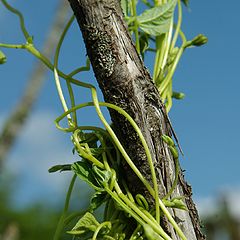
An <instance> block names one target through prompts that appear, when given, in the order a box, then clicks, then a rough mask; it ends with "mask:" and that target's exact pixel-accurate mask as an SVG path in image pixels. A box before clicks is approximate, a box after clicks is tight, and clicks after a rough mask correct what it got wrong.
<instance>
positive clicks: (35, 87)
mask: <svg viewBox="0 0 240 240" xmlns="http://www.w3.org/2000/svg"><path fill="white" fill-rule="evenodd" d="M67 15H68V4H67V2H66V1H64V0H61V1H60V2H59V6H58V9H57V11H56V15H55V19H54V22H53V24H52V27H51V28H50V31H49V35H48V37H47V39H46V42H45V44H44V46H43V54H44V55H45V56H46V57H48V58H50V57H51V56H52V55H53V52H54V50H55V46H56V45H57V43H58V40H59V36H60V34H61V32H62V29H64V26H65V24H66V21H67ZM46 71H47V68H45V66H44V65H43V64H42V63H41V62H38V63H37V64H36V66H35V67H34V69H33V71H32V74H31V77H30V79H29V81H28V84H27V86H26V89H25V91H24V93H23V96H22V98H21V99H20V101H19V103H18V105H17V106H16V107H15V109H14V110H13V112H12V114H11V115H10V116H9V117H8V118H7V120H6V121H5V124H4V126H3V129H2V131H1V133H0V169H1V168H2V166H3V163H4V160H5V159H6V156H7V154H8V152H9V151H10V149H11V147H12V145H13V144H14V141H15V139H16V138H17V136H18V134H19V132H20V130H21V128H22V127H23V125H24V123H25V122H26V119H27V117H28V116H29V114H30V112H31V110H32V107H33V104H34V102H35V100H36V99H37V97H38V95H39V92H40V90H41V87H42V86H43V83H44V80H45V74H46Z"/></svg>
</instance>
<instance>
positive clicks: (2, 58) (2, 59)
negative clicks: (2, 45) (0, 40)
mask: <svg viewBox="0 0 240 240" xmlns="http://www.w3.org/2000/svg"><path fill="white" fill-rule="evenodd" d="M6 61H7V58H6V56H5V54H4V53H3V52H2V51H0V64H4V63H5V62H6Z"/></svg>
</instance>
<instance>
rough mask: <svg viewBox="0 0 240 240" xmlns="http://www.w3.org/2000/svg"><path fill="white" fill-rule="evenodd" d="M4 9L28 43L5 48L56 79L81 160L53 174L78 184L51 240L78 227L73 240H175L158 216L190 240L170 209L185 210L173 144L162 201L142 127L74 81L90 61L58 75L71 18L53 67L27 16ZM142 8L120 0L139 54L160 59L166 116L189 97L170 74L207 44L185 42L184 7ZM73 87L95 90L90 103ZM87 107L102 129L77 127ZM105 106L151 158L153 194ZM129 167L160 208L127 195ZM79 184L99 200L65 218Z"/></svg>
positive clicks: (0, 57) (157, 79)
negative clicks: (26, 55)
mask: <svg viewBox="0 0 240 240" xmlns="http://www.w3.org/2000/svg"><path fill="white" fill-rule="evenodd" d="M1 2H2V3H3V5H4V6H5V7H6V8H7V9H8V10H9V11H11V12H12V13H13V14H15V15H17V16H18V18H19V21H20V28H21V30H22V33H23V35H24V38H25V40H26V43H25V44H6V43H0V47H1V48H15V49H24V50H27V51H28V52H30V53H31V54H32V55H34V56H36V57H37V58H38V59H39V60H40V61H42V62H43V64H45V65H46V66H47V67H48V68H49V69H50V70H51V71H52V72H53V74H54V77H55V82H56V88H57V91H58V94H59V98H60V101H61V103H62V106H63V110H64V113H63V114H62V115H61V116H59V117H58V118H57V119H56V120H55V123H56V126H57V128H58V129H59V130H61V131H64V132H70V133H71V134H72V135H71V136H72V142H73V145H74V150H75V152H77V154H78V155H79V156H80V157H81V161H78V162H75V163H73V164H64V165H56V166H53V167H52V168H50V169H49V172H56V171H72V172H73V178H72V181H71V183H70V186H69V190H68V193H67V196H66V201H65V207H64V210H63V213H62V216H61V218H60V220H59V224H58V226H57V228H56V232H55V236H54V240H58V239H60V237H61V234H62V232H63V229H64V228H65V227H66V226H67V225H68V224H69V223H70V222H73V221H75V226H74V227H73V228H72V229H71V230H69V231H67V233H68V234H70V235H73V238H74V237H80V238H81V239H93V240H94V239H97V238H100V239H109V240H113V239H117V240H124V239H130V240H140V239H149V240H151V239H157V240H158V239H161V240H162V239H167V240H171V237H170V236H169V235H168V234H167V233H166V232H165V231H164V230H163V228H162V227H161V225H160V218H161V214H164V215H165V216H166V218H167V219H168V220H169V222H170V223H171V224H172V226H173V228H174V229H175V231H176V232H177V234H178V236H179V237H180V239H182V240H185V239H186V237H185V236H184V234H183V232H182V230H181V229H180V228H179V226H178V225H177V223H176V222H175V220H174V219H173V218H172V216H171V215H170V213H169V211H168V210H167V207H172V208H179V209H182V210H187V208H186V207H185V205H184V203H183V201H182V197H181V196H179V197H177V198H172V199H170V198H171V195H172V193H173V191H174V189H175V188H176V185H177V182H178V174H179V163H178V161H179V160H178V150H177V148H176V146H175V144H174V142H173V140H172V139H171V138H170V137H169V136H166V135H163V136H162V140H163V141H164V143H166V144H167V146H168V148H169V150H170V151H171V153H172V155H173V158H174V160H175V165H176V169H175V179H174V180H173V184H172V187H171V189H170V191H169V192H168V193H167V195H166V196H165V197H164V198H163V199H160V198H159V194H158V185H157V178H156V173H155V170H154V165H153V161H152V157H151V153H150V151H149V148H148V145H147V142H146V140H145V138H144V137H143V134H142V132H141V130H140V129H139V127H138V126H137V124H136V123H135V122H134V120H133V119H132V118H131V116H130V115H129V114H128V113H127V112H125V111H124V110H123V109H121V108H120V107H118V106H116V105H113V104H110V103H106V102H99V101H98V96H97V92H96V88H95V87H94V86H93V85H91V84H87V83H85V82H82V81H79V80H78V79H75V78H74V76H75V75H76V74H77V73H80V72H82V71H89V70H90V62H89V59H88V58H87V59H86V66H83V67H80V68H78V69H75V70H73V71H72V72H71V73H69V74H66V73H64V72H62V71H61V70H60V69H59V68H58V59H59V55H60V50H61V46H62V43H63V41H64V38H65V36H66V34H67V32H68V30H69V28H70V26H71V24H72V23H73V21H74V16H72V17H71V18H70V19H69V21H68V23H67V24H66V27H65V29H64V30H63V33H62V35H61V36H60V39H59V42H58V45H57V47H56V51H55V56H54V61H53V63H51V61H50V60H49V59H47V58H46V57H45V56H44V55H43V54H42V53H41V52H40V51H39V50H38V49H37V48H36V47H35V46H34V42H33V39H32V37H31V35H30V34H29V33H28V31H27V29H26V27H25V23H24V17H23V15H22V14H21V13H20V12H19V11H18V10H16V9H15V8H13V7H12V6H10V5H9V4H8V3H7V1H6V0H1ZM142 2H143V3H144V4H145V6H146V9H145V10H144V11H143V12H142V13H141V14H140V15H137V6H138V1H136V0H122V1H121V4H122V8H123V12H124V14H125V18H126V21H127V23H128V27H129V31H130V32H131V33H133V34H134V37H135V44H136V49H137V51H138V53H139V54H141V55H142V57H143V58H144V55H145V53H146V52H147V51H152V52H154V53H155V63H154V71H153V81H154V83H155V84H156V86H157V88H158V90H159V94H160V96H161V98H162V101H163V102H164V103H165V104H166V108H167V111H169V110H170V109H171V107H172V98H177V99H182V98H183V97H184V94H182V93H177V92H174V91H173V90H172V79H173V74H174V72H175V70H176V67H177V64H178V62H179V60H180V58H181V56H182V54H183V52H184V50H185V49H186V48H189V47H192V46H200V45H202V44H204V43H206V41H207V39H206V37H205V36H203V35H198V36H197V37H195V38H194V39H193V40H191V41H187V40H186V37H185V35H184V33H183V32H182V31H181V22H182V8H181V1H180V0H169V1H167V0H162V1H161V0H155V1H154V3H153V4H152V3H151V2H150V1H147V0H143V1H142ZM183 2H184V4H185V5H187V4H188V1H183ZM176 5H177V6H178V19H177V24H174V11H175V8H176ZM179 36H180V38H181V40H182V45H181V46H180V47H177V46H176V42H177V39H178V38H179ZM151 43H154V44H155V48H150V47H149V45H150V44H151ZM5 62H6V56H5V55H4V53H3V52H2V51H0V63H1V64H3V63H5ZM60 78H62V79H64V80H65V82H66V84H67V90H68V98H69V99H70V104H71V106H70V107H68V104H67V101H66V99H65V98H66V96H65V95H64V93H63V90H62V83H61V79H60ZM73 85H76V86H78V87H83V88H86V89H88V90H90V92H91V97H92V101H91V102H86V103H81V104H78V105H76V101H75V98H74V93H73ZM90 106H92V107H94V108H95V111H96V114H97V116H98V118H99V119H100V120H101V122H102V123H103V125H104V127H105V129H103V128H99V127H95V126H80V125H79V124H78V120H79V117H78V115H77V112H78V110H79V109H81V108H85V107H90ZM101 107H107V108H111V109H113V110H115V111H117V112H119V113H120V114H121V115H123V116H124V117H125V118H126V119H127V121H129V123H130V124H131V125H132V126H133V128H134V130H135V131H136V133H137V134H138V136H139V139H140V140H141V142H142V145H143V148H144V150H145V153H146V156H147V160H148V164H149V168H150V171H151V176H152V183H153V187H152V185H151V184H150V182H148V181H147V180H146V179H145V178H144V176H143V175H142V174H141V172H140V171H139V169H138V168H137V167H136V166H135V164H134V163H133V162H132V160H131V158H130V157H129V155H128V154H127V152H126V150H125V149H124V147H123V146H122V144H121V143H120V141H119V139H118V138H117V136H116V135H115V133H114V131H113V129H112V128H111V126H110V125H109V123H108V122H107V120H106V119H105V117H104V115H103V113H102V111H101ZM65 118H67V120H68V127H62V126H61V125H60V122H61V120H63V119H65ZM124 160H125V161H126V162H127V163H128V164H129V166H130V167H131V168H132V170H133V172H134V173H135V174H136V175H137V176H138V178H139V179H140V180H141V181H142V183H143V184H144V185H145V187H146V189H147V190H148V191H149V193H150V194H151V195H152V197H153V199H154V201H155V204H154V206H153V207H152V206H150V205H149V203H148V202H147V200H146V199H145V198H144V197H143V196H142V195H140V194H137V195H136V196H133V195H132V193H131V192H130V191H129V189H128V187H127V184H126V182H125V180H124V179H123V178H122V177H121V174H120V169H121V161H124ZM77 177H78V178H80V179H82V180H83V181H86V182H87V183H88V184H89V185H90V186H91V187H92V188H93V189H94V190H95V193H94V195H93V196H92V198H91V201H90V205H89V208H88V209H87V210H86V211H84V212H77V213H71V214H68V207H69V204H70V197H71V194H72V189H73V187H74V183H75V181H76V178H77ZM104 203H105V204H106V205H105V212H104V219H103V222H102V223H99V222H98V221H97V220H96V218H95V217H94V211H95V210H96V209H97V208H99V207H100V206H101V205H103V204H104ZM133 220H134V221H133Z"/></svg>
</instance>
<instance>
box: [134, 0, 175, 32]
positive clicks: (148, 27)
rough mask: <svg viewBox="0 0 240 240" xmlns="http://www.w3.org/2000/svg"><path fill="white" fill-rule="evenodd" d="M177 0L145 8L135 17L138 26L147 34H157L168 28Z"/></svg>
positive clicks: (166, 30)
mask: <svg viewBox="0 0 240 240" xmlns="http://www.w3.org/2000/svg"><path fill="white" fill-rule="evenodd" d="M176 3H177V0H170V1H169V2H167V3H165V4H163V5H160V6H157V7H154V8H151V9H148V10H145V11H144V12H143V13H142V14H141V15H139V16H138V17H137V22H138V24H139V27H140V28H141V29H142V30H143V31H144V32H145V33H147V34H149V35H152V36H158V35H160V34H163V33H166V32H168V30H169V27H170V23H171V19H172V17H173V13H174V9H175V6H176Z"/></svg>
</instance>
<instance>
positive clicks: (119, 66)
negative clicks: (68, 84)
mask: <svg viewBox="0 0 240 240" xmlns="http://www.w3.org/2000/svg"><path fill="white" fill-rule="evenodd" d="M69 2H70V5H71V7H72V9H73V11H74V14H75V16H76V19H77V21H78V24H79V26H80V29H81V31H82V34H83V38H84V42H85V45H86V49H87V54H88V56H89V58H90V61H91V64H92V67H93V70H94V73H95V76H96V79H97V81H98V83H99V86H100V88H101V90H102V92H103V95H104V98H105V101H106V102H110V103H113V104H115V105H117V106H120V107H121V108H123V109H124V110H125V111H127V112H128V113H129V114H130V115H131V117H132V118H133V119H134V120H135V122H136V123H137V124H138V126H139V127H140V129H141V131H142V133H143V135H144V137H145V138H146V141H147V143H148V146H149V149H150V151H151V154H152V158H153V161H154V166H155V169H156V172H157V177H158V185H159V192H160V197H163V196H165V195H166V193H167V192H168V191H169V189H170V188H171V185H172V181H173V179H174V172H175V163H174V160H173V158H172V155H171V153H170V151H169V150H168V147H167V145H166V144H165V143H163V142H162V140H161V135H162V134H166V135H171V130H170V126H169V122H168V119H167V118H166V112H165V108H164V106H163V104H162V102H161V100H160V97H159V92H158V90H157V89H156V87H155V85H154V83H153V82H152V80H151V76H150V74H149V72H148V71H147V69H146V68H145V67H144V64H143V62H142V60H141V58H140V57H139V55H138V54H137V52H136V49H135V46H134V44H133V42H132V39H131V37H130V36H129V33H128V30H127V26H126V24H125V22H124V20H123V14H122V10H121V7H120V1H119V0H69ZM110 114H111V118H112V121H113V124H114V129H115V132H116V134H117V136H118V137H119V139H120V141H121V142H122V144H123V145H124V147H125V149H126V150H127V152H128V154H129V155H130V157H131V159H132V160H133V161H134V163H135V165H136V166H137V167H138V168H139V170H140V171H141V173H142V174H143V175H144V177H145V178H146V179H147V180H148V181H149V182H151V174H150V170H149V167H148V163H147V158H146V155H145V151H144V149H143V147H142V144H141V142H140V140H139V138H138V136H137V134H136V133H135V131H134V130H133V128H132V127H131V125H130V124H129V123H128V122H127V121H126V119H125V118H124V117H122V116H121V115H119V114H118V113H117V112H115V111H111V110H110ZM123 166H124V170H125V174H126V178H127V181H128V184H129V187H130V189H131V191H133V192H135V193H138V192H141V193H142V194H144V195H145V196H146V197H147V198H148V200H149V201H151V197H150V196H149V194H148V193H147V191H146V189H145V188H144V186H143V185H142V184H141V182H139V179H138V178H137V177H136V176H135V174H133V173H132V171H131V169H129V167H128V165H127V164H126V163H125V162H123ZM179 175H180V176H179V178H180V180H179V183H178V186H177V188H176V190H175V191H174V193H173V196H180V195H181V196H185V201H186V205H187V207H188V209H189V212H188V211H183V210H178V209H174V210H173V209H169V211H170V212H171V213H172V216H173V217H174V218H175V220H176V221H177V222H178V223H179V226H180V227H181V228H182V230H183V232H184V233H185V235H186V237H187V239H191V240H194V239H204V236H203V235H202V233H201V231H200V224H199V218H198V213H197V210H196V208H195V205H194V203H193V201H192V199H191V195H192V192H191V187H190V186H189V185H188V184H187V183H186V182H185V181H184V179H183V175H182V173H180V174H179ZM163 224H164V227H165V230H166V231H168V232H169V234H170V235H171V236H172V238H173V239H179V238H178V236H177V235H176V233H175V231H174V229H173V228H172V226H171V225H170V224H169V223H168V222H167V220H166V219H165V220H164V222H163Z"/></svg>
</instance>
